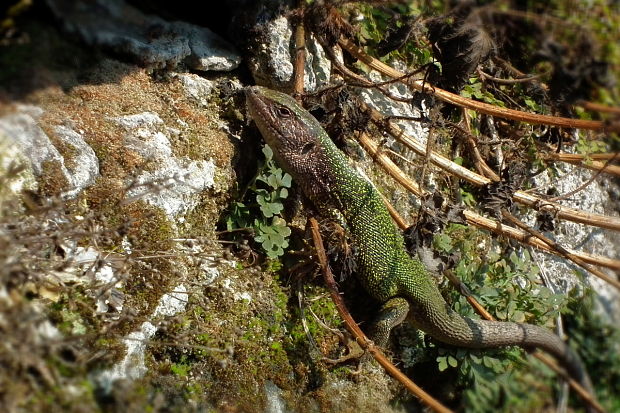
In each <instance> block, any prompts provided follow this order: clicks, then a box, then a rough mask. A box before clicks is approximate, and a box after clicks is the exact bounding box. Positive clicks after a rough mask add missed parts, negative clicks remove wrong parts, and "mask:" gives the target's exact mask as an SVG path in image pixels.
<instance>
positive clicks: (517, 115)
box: [338, 38, 620, 132]
mask: <svg viewBox="0 0 620 413" xmlns="http://www.w3.org/2000/svg"><path fill="white" fill-rule="evenodd" d="M338 44H339V45H340V46H341V47H342V48H343V49H345V50H346V51H347V52H348V53H350V54H351V55H352V56H353V57H355V58H356V59H359V60H360V61H362V62H363V63H365V64H366V65H368V66H369V67H371V68H373V69H375V70H377V71H379V72H380V73H383V74H384V75H386V76H389V77H391V78H401V77H403V75H404V74H403V73H401V72H399V71H398V70H396V69H394V68H392V67H390V66H388V65H386V64H384V63H383V62H381V61H379V60H377V59H375V58H373V57H372V56H369V55H368V54H367V53H365V52H364V51H363V50H362V49H361V48H360V47H358V46H356V45H355V44H354V43H353V42H352V41H350V40H349V39H345V38H341V39H340V40H339V41H338ZM402 82H403V83H404V84H407V85H409V86H410V87H412V88H413V89H415V90H417V91H419V92H422V93H427V94H429V95H431V96H435V97H437V98H438V99H440V100H442V101H444V102H447V103H451V104H453V105H455V106H459V107H464V108H467V109H472V110H475V111H477V112H480V113H484V114H486V115H492V116H497V117H500V118H504V119H512V120H516V121H520V122H526V123H531V124H543V125H550V126H558V127H562V128H578V129H592V130H604V131H609V132H618V131H620V122H618V123H615V124H614V123H609V124H607V123H605V122H600V121H593V120H583V119H572V118H562V117H557V116H550V115H540V114H534V113H528V112H522V111H519V110H514V109H508V108H503V107H499V106H494V105H491V104H488V103H484V102H478V101H475V100H473V99H468V98H465V97H463V96H460V95H457V94H455V93H451V92H448V91H446V90H443V89H439V88H437V87H435V86H433V85H430V84H428V83H426V82H425V81H424V80H422V79H408V78H407V79H403V80H402Z"/></svg>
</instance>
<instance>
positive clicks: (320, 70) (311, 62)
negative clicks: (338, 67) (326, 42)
mask: <svg viewBox="0 0 620 413" xmlns="http://www.w3.org/2000/svg"><path fill="white" fill-rule="evenodd" d="M257 27H258V31H260V32H261V33H263V35H262V36H261V37H260V38H261V39H265V40H264V41H262V42H261V43H259V44H256V45H254V47H250V53H251V56H250V59H249V62H248V66H249V68H250V70H251V71H252V75H253V76H254V80H255V81H256V83H257V84H260V85H264V86H268V87H272V88H274V89H280V90H286V89H287V88H290V86H291V84H292V79H293V62H294V60H295V45H294V38H293V30H292V28H291V25H290V23H289V21H288V19H287V18H286V17H284V16H281V17H277V18H275V19H273V20H270V21H268V22H267V23H259V24H257ZM255 41H256V42H258V40H255ZM330 73H331V62H330V61H329V59H327V57H326V55H325V52H324V51H323V48H322V47H321V45H319V43H318V42H317V41H316V40H315V39H314V38H310V39H309V41H308V44H307V53H306V67H305V70H304V76H305V77H304V89H305V90H306V91H313V90H316V89H317V88H319V87H321V86H324V85H326V84H327V83H328V82H329V79H330Z"/></svg>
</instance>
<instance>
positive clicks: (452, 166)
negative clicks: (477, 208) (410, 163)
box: [361, 102, 620, 230]
mask: <svg viewBox="0 0 620 413" xmlns="http://www.w3.org/2000/svg"><path fill="white" fill-rule="evenodd" d="M361 106H362V108H364V109H365V110H367V111H368V112H369V113H370V115H371V118H372V120H373V122H375V123H377V124H378V125H379V126H380V127H384V128H385V130H386V131H387V132H388V133H389V134H390V135H392V136H393V137H394V138H396V139H397V140H398V141H399V142H401V143H403V144H404V145H405V146H407V147H408V148H409V149H411V150H413V151H414V152H416V153H417V154H418V155H421V156H426V155H427V153H426V147H425V146H424V145H422V144H421V143H419V142H417V141H415V140H414V139H411V138H410V137H409V136H407V135H405V133H404V131H403V130H402V129H400V128H399V127H397V126H394V125H392V124H390V123H389V122H387V123H386V122H385V121H384V118H383V116H382V115H381V113H379V112H378V111H377V110H375V109H373V108H371V107H370V106H368V105H366V104H365V103H363V102H361ZM430 161H431V162H432V163H434V164H435V165H437V166H439V167H440V168H441V169H443V170H445V171H447V172H448V173H450V174H452V175H456V176H458V177H459V178H461V179H464V180H466V181H467V182H470V183H472V184H474V185H477V186H483V185H488V184H490V183H491V182H492V181H491V180H490V179H489V178H486V177H484V176H482V175H479V174H477V173H475V172H472V171H470V170H469V169H467V168H464V167H462V166H461V165H458V164H456V163H454V162H452V161H451V160H449V159H447V158H445V157H443V156H441V155H439V154H437V153H435V152H432V153H431V154H430ZM513 198H514V200H515V201H517V202H519V203H521V204H523V205H526V206H529V207H531V208H534V209H537V210H539V209H541V210H545V211H551V212H554V213H556V214H557V216H558V217H560V218H562V219H566V220H569V221H573V222H579V223H582V224H588V225H594V226H597V227H602V228H608V229H614V230H620V219H619V218H616V217H609V216H605V215H600V214H593V213H590V212H585V211H581V210H579V209H574V208H569V207H566V206H562V205H560V204H557V203H553V202H549V201H546V200H543V199H540V198H538V197H536V196H534V195H532V194H529V193H527V192H524V191H516V192H515V193H514V195H513Z"/></svg>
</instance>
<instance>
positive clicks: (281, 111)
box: [276, 106, 292, 118]
mask: <svg viewBox="0 0 620 413" xmlns="http://www.w3.org/2000/svg"><path fill="white" fill-rule="evenodd" d="M276 111H277V112H278V115H280V116H281V117H283V118H289V117H290V116H291V115H292V112H291V110H290V109H289V108H286V107H284V106H280V107H278V108H277V109H276Z"/></svg>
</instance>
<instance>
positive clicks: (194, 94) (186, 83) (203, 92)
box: [178, 73, 214, 106]
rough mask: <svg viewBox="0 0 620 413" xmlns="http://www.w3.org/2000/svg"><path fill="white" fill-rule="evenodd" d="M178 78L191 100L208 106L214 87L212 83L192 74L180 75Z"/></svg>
mask: <svg viewBox="0 0 620 413" xmlns="http://www.w3.org/2000/svg"><path fill="white" fill-rule="evenodd" d="M178 78H179V81H180V82H181V85H182V86H183V90H184V91H185V94H186V95H187V97H188V98H189V99H190V100H192V101H194V102H195V103H197V104H199V105H200V106H207V104H208V102H209V96H210V95H211V92H212V91H213V87H214V85H213V82H212V81H210V80H208V79H205V78H203V77H200V76H198V75H195V74H192V73H179V74H178Z"/></svg>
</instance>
